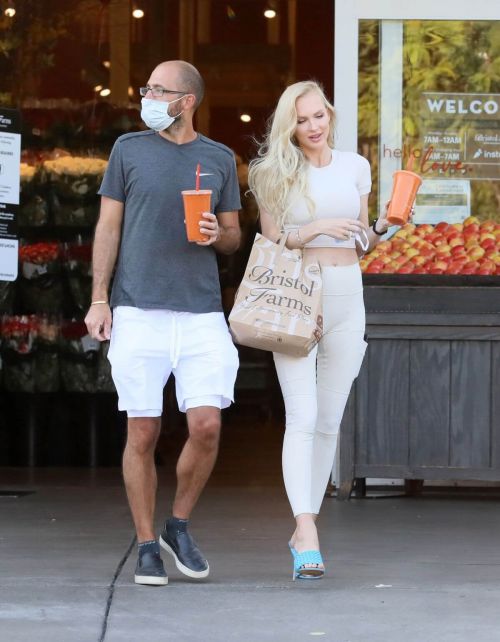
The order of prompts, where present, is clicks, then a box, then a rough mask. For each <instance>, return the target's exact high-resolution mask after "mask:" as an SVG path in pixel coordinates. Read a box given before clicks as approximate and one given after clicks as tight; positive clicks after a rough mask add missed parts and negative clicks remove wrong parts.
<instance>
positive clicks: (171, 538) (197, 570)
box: [160, 519, 210, 579]
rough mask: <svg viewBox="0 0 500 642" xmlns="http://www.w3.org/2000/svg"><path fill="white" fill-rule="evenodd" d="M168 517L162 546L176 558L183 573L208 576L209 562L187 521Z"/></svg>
mask: <svg viewBox="0 0 500 642" xmlns="http://www.w3.org/2000/svg"><path fill="white" fill-rule="evenodd" d="M180 522H181V520H175V519H168V520H167V521H166V522H165V527H164V529H163V531H162V533H161V535H160V546H161V547H162V548H164V549H165V550H166V551H167V552H168V553H170V555H172V557H173V558H174V560H175V565H176V566H177V568H178V569H179V571H180V572H181V573H184V575H187V576H188V577H192V578H194V579H202V578H204V577H208V574H209V572H210V568H209V566H208V562H207V560H206V559H205V557H204V556H203V554H202V553H201V551H200V549H199V548H198V546H197V545H196V542H195V541H194V539H193V537H192V536H191V534H190V533H189V532H188V530H187V523H186V522H184V523H180Z"/></svg>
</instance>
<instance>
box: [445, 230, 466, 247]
mask: <svg viewBox="0 0 500 642" xmlns="http://www.w3.org/2000/svg"><path fill="white" fill-rule="evenodd" d="M463 244H464V237H463V236H462V235H461V234H459V233H458V232H457V235H456V236H452V237H451V238H450V237H448V245H451V247H456V246H457V245H463Z"/></svg>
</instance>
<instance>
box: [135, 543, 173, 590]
mask: <svg viewBox="0 0 500 642" xmlns="http://www.w3.org/2000/svg"><path fill="white" fill-rule="evenodd" d="M134 581H135V583H136V584H147V585H149V586H165V585H166V584H168V577H167V574H166V573H165V569H164V568H163V562H162V559H161V557H160V551H159V550H158V551H146V552H144V553H142V554H139V559H138V560H137V566H136V567H135V575H134Z"/></svg>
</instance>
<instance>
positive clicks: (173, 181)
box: [99, 130, 241, 313]
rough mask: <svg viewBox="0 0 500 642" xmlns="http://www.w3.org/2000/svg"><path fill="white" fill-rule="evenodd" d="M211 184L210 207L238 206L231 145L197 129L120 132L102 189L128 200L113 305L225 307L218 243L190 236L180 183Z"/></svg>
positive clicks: (181, 308) (191, 186) (216, 309)
mask: <svg viewBox="0 0 500 642" xmlns="http://www.w3.org/2000/svg"><path fill="white" fill-rule="evenodd" d="M198 163H200V166H201V174H202V176H201V177H200V189H211V190H212V197H211V198H212V202H211V211H212V212H214V213H215V214H218V213H220V212H230V211H234V210H238V209H240V207H241V203H240V192H239V186H238V178H237V175H236V164H235V160H234V154H233V152H232V151H231V150H230V149H229V148H228V147H226V146H225V145H222V144H220V143H217V142H215V141H213V140H210V139H209V138H206V137H205V136H201V135H198V137H197V138H196V140H194V141H192V142H190V143H185V144H184V145H176V144H175V143H171V142H170V141H168V140H166V139H165V138H163V137H162V136H160V135H159V134H157V133H156V132H154V131H151V130H148V131H142V132H135V133H131V134H125V135H124V136H120V138H118V140H117V141H116V143H115V145H114V147H113V149H112V151H111V156H110V158H109V164H108V167H107V170H106V173H105V175H104V179H103V181H102V185H101V188H100V190H99V194H100V195H101V196H108V197H109V198H113V199H115V200H117V201H121V202H123V203H124V204H125V208H124V219H123V227H122V238H121V245H120V252H119V255H118V263H117V268H116V274H115V278H114V281H113V288H112V293H111V306H112V307H116V306H118V305H128V306H133V307H137V308H145V309H163V310H175V311H180V312H195V313H204V312H220V311H221V310H222V305H221V296H220V284H219V273H218V269H217V258H216V254H215V250H214V249H213V247H210V246H209V247H203V246H199V245H197V244H196V243H190V242H188V240H187V238H186V228H185V224H184V209H183V203H182V196H181V190H186V189H195V180H196V166H197V164H198Z"/></svg>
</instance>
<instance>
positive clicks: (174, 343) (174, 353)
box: [170, 313, 182, 368]
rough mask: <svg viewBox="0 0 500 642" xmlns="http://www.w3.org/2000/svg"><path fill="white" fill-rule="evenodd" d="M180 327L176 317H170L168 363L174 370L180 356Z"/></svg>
mask: <svg viewBox="0 0 500 642" xmlns="http://www.w3.org/2000/svg"><path fill="white" fill-rule="evenodd" d="M181 340H182V326H181V324H180V323H179V322H178V320H177V315H176V314H175V313H174V314H173V315H172V332H171V334H170V362H171V364H172V368H176V367H177V364H178V363H179V357H180V354H181Z"/></svg>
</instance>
